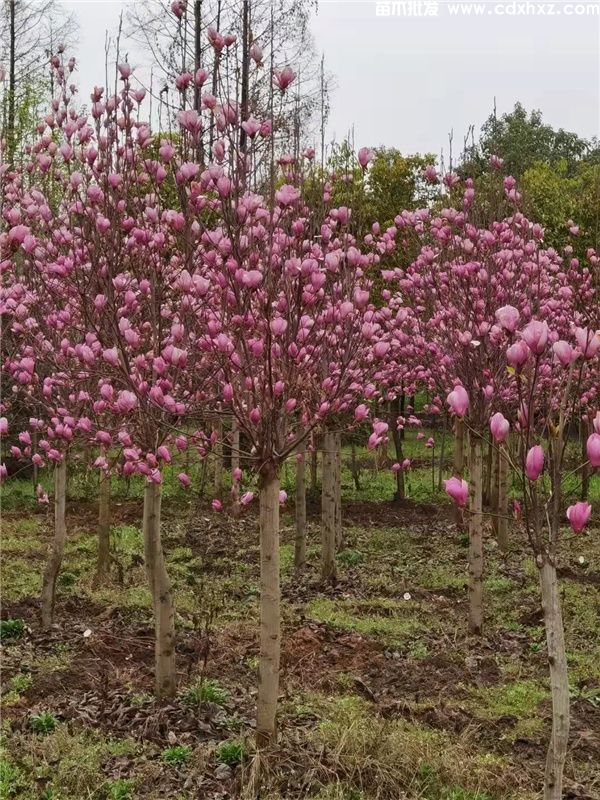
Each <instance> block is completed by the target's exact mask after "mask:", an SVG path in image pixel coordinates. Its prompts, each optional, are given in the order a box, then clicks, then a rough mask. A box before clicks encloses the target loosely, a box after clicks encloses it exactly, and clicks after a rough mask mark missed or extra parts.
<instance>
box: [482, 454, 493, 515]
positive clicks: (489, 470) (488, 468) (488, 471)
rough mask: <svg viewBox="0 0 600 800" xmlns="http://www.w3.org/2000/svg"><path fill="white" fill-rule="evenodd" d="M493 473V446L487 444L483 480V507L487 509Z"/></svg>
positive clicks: (489, 503) (490, 497)
mask: <svg viewBox="0 0 600 800" xmlns="http://www.w3.org/2000/svg"><path fill="white" fill-rule="evenodd" d="M493 472H494V446H493V444H492V442H491V441H490V442H488V448H487V454H486V459H485V479H484V484H483V487H484V488H483V505H484V506H485V507H486V508H489V507H490V506H491V505H492V486H493V480H494V476H493Z"/></svg>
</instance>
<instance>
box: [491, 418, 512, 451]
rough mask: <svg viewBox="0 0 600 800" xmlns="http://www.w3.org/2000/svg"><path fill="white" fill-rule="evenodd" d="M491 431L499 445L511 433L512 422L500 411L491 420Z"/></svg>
mask: <svg viewBox="0 0 600 800" xmlns="http://www.w3.org/2000/svg"><path fill="white" fill-rule="evenodd" d="M490 431H491V432H492V436H493V437H494V441H495V442H498V444H499V443H500V442H503V441H504V440H505V439H506V437H507V436H508V432H509V431H510V422H509V421H508V420H507V419H506V417H505V416H504V414H501V413H500V412H499V411H498V412H496V413H495V414H494V415H493V417H492V418H491V420H490Z"/></svg>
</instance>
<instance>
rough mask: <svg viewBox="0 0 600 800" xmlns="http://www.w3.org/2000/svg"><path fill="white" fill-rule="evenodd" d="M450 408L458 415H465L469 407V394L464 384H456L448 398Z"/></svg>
mask: <svg viewBox="0 0 600 800" xmlns="http://www.w3.org/2000/svg"><path fill="white" fill-rule="evenodd" d="M446 402H447V403H448V405H449V406H450V410H451V411H452V413H453V414H456V415H457V416H458V417H464V415H465V414H466V412H467V410H468V408H469V395H468V394H467V390H466V389H465V387H464V386H455V387H454V389H453V390H452V391H451V392H450V394H449V395H448V397H447V398H446Z"/></svg>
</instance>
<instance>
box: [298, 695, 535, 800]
mask: <svg viewBox="0 0 600 800" xmlns="http://www.w3.org/2000/svg"><path fill="white" fill-rule="evenodd" d="M312 703H313V704H314V705H315V706H316V708H317V709H318V710H319V713H320V715H321V719H322V721H321V723H320V724H319V725H318V726H317V728H316V729H315V730H314V731H313V732H312V733H309V736H310V737H311V738H312V740H313V742H314V743H315V745H316V746H318V747H320V748H325V751H326V752H327V753H328V758H329V762H330V764H334V765H335V772H336V775H337V776H339V779H340V781H348V782H349V784H350V785H351V786H356V787H357V788H361V789H362V790H363V791H364V792H365V793H366V794H367V796H370V794H369V792H370V791H373V795H374V796H379V797H402V796H407V797H408V796H410V797H413V796H415V797H417V796H418V797H423V798H429V800H441V798H452V797H453V795H452V794H451V792H458V791H462V792H463V794H462V795H460V794H456V795H455V796H454V797H455V800H458V799H459V798H461V800H467V799H468V800H486V795H488V794H489V797H490V798H497V799H498V800H500V798H501V800H509V798H511V799H512V798H514V799H515V800H516V798H517V797H521V795H519V794H518V792H517V787H516V786H515V787H514V789H515V791H511V786H514V783H513V779H514V778H515V776H514V775H513V774H512V773H511V765H510V763H509V762H506V761H505V760H503V759H500V758H495V759H494V760H492V761H488V760H486V759H482V758H478V756H481V755H482V754H481V752H480V751H479V750H478V747H477V739H476V738H475V737H473V738H469V737H470V736H472V735H473V734H469V733H468V732H467V731H465V732H464V733H463V734H462V737H460V738H456V737H451V735H450V734H449V733H448V732H446V731H441V730H437V729H433V728H428V727H426V726H424V725H420V724H418V723H416V722H409V721H407V720H404V719H386V718H383V717H381V716H380V715H379V714H378V713H377V709H376V708H375V707H374V706H372V705H371V704H369V703H367V702H366V701H365V700H362V699H361V698H358V697H354V696H353V697H348V696H346V697H339V698H335V699H332V698H325V697H324V696H318V695H314V696H313V697H312ZM409 788H411V789H412V790H413V791H414V790H415V789H417V793H415V794H414V795H413V794H410V795H409V794H407V789H409ZM444 792H445V794H443V793H444ZM325 796H327V795H325ZM333 796H334V797H335V796H336V795H333ZM342 797H343V795H342Z"/></svg>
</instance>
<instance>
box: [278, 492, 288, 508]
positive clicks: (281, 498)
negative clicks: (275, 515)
mask: <svg viewBox="0 0 600 800" xmlns="http://www.w3.org/2000/svg"><path fill="white" fill-rule="evenodd" d="M287 498H288V496H287V492H286V491H284V490H283V489H281V491H280V492H279V505H283V504H284V503H285V501H286V500H287Z"/></svg>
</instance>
